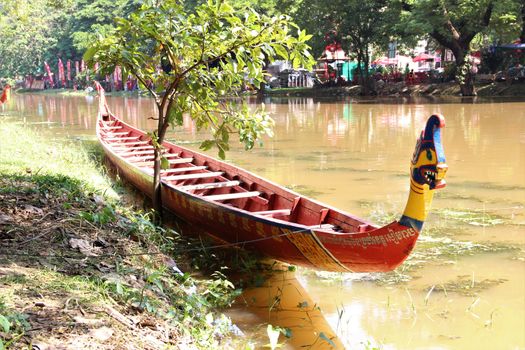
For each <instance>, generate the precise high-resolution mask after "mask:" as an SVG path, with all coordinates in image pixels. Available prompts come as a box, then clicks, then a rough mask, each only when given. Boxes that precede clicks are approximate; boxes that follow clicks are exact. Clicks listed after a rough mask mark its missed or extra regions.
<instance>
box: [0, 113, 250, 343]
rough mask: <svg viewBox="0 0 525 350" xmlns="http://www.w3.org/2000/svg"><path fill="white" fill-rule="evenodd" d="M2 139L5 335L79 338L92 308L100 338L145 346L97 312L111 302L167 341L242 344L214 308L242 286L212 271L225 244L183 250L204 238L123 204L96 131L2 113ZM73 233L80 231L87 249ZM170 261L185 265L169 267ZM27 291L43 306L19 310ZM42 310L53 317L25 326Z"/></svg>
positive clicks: (0, 249)
mask: <svg viewBox="0 0 525 350" xmlns="http://www.w3.org/2000/svg"><path fill="white" fill-rule="evenodd" d="M0 140H1V141H0V142H1V144H0V239H2V245H1V246H0V269H1V270H0V271H1V273H0V276H1V277H0V295H2V299H1V300H0V301H1V308H0V315H1V316H2V317H3V318H2V319H1V320H0V321H2V322H3V325H2V327H3V329H4V330H6V329H7V328H9V330H8V332H4V333H5V339H3V341H2V343H0V344H2V346H4V347H7V348H24V346H25V345H23V344H24V343H23V342H26V341H27V339H30V340H31V342H33V341H34V342H39V341H42V342H45V343H51V344H53V343H55V344H67V342H68V341H70V340H71V339H72V338H82V334H76V333H75V332H77V331H78V330H79V329H82V327H86V326H85V325H84V324H78V323H77V321H75V320H76V319H77V318H85V317H86V314H90V315H92V317H94V318H95V320H96V321H97V322H98V321H100V322H102V323H103V324H106V325H107V326H108V327H110V328H112V330H113V331H114V335H113V336H112V338H111V339H112V340H111V342H110V344H98V345H97V346H98V348H100V349H106V348H107V349H110V348H118V347H122V345H123V344H127V343H130V344H134V345H135V347H136V348H141V347H143V343H142V342H143V341H144V339H143V338H144V337H143V336H141V332H140V330H134V331H133V332H131V333H130V332H129V331H123V330H122V327H121V326H118V323H119V322H116V321H115V319H114V317H110V316H108V313H107V312H104V310H108V307H110V308H112V309H115V310H117V311H118V312H119V313H121V314H123V315H125V317H128V318H129V317H132V316H133V317H139V318H141V319H148V320H150V321H149V322H153V323H154V324H155V327H157V328H156V329H158V332H159V333H158V334H157V333H154V336H155V337H157V338H159V339H160V338H163V337H164V336H163V335H162V334H167V333H170V332H173V337H174V338H173V339H172V340H166V338H165V337H164V338H163V339H164V341H165V345H166V346H171V345H175V344H177V342H181V341H182V342H186V343H188V344H189V343H191V344H194V345H195V347H196V348H202V349H204V348H206V349H222V348H237V346H244V345H243V344H244V343H245V342H246V341H248V340H243V339H241V340H238V339H235V337H231V336H230V331H231V329H232V324H231V321H230V320H229V319H228V318H227V317H225V316H224V315H222V313H221V311H220V310H221V309H222V308H224V307H227V306H228V305H230V304H231V303H232V302H233V300H234V298H235V297H236V296H237V295H238V294H239V292H240V290H239V289H237V288H236V287H235V286H234V285H233V284H232V283H231V282H230V281H228V279H227V278H226V277H225V276H224V275H223V274H222V273H218V272H216V273H212V272H213V269H217V270H220V269H221V267H223V266H225V265H227V263H226V262H225V261H224V260H222V258H223V257H224V256H225V255H227V254H224V255H222V253H221V252H215V251H214V252H207V251H205V250H202V251H199V252H196V253H194V254H193V253H192V255H190V254H189V253H187V249H188V248H190V249H193V248H196V247H204V248H205V243H204V242H202V241H200V240H197V241H195V240H193V239H186V238H183V237H182V236H180V235H179V234H178V233H177V232H175V231H173V230H172V229H170V228H167V227H157V226H155V225H154V224H152V222H151V221H150V216H151V215H150V213H148V212H144V211H142V210H138V209H136V208H134V207H133V206H130V205H125V204H123V202H122V201H121V200H120V196H119V193H121V192H122V191H123V189H122V188H121V187H120V186H119V185H118V184H116V183H115V182H114V181H113V180H112V179H111V177H110V176H109V175H108V171H107V169H106V168H105V166H104V165H103V164H104V163H103V160H102V158H103V157H102V154H101V151H100V148H99V147H98V146H97V145H96V144H94V143H93V142H87V141H84V142H71V141H67V140H57V139H54V138H52V137H49V136H47V135H43V134H40V133H38V132H36V131H34V130H31V129H28V128H24V127H22V126H21V125H19V124H16V123H15V122H14V121H13V120H6V119H3V120H2V119H0ZM71 239H76V240H82V241H84V242H87V243H88V245H89V247H91V248H90V249H92V251H93V252H95V255H92V256H91V255H87V253H86V252H85V251H82V249H79V248H75V247H74V246H73V245H72V241H71ZM239 256H240V255H237V257H239ZM246 261H247V263H250V260H249V259H246ZM173 265H175V266H177V265H178V266H181V267H182V266H184V267H187V268H185V269H184V270H187V272H185V273H183V274H178V273H175V272H174V270H173V269H172V268H171V267H170V266H173ZM190 267H191V268H197V270H198V274H194V273H193V272H194V270H191V269H190ZM208 271H209V272H208ZM35 300H39V301H41V303H42V304H43V305H44V306H43V309H42V310H40V312H38V313H36V312H35V310H33V311H32V312H30V313H28V314H27V315H26V314H24V313H20V312H19V310H21V309H22V308H27V305H33V304H34V303H35ZM33 308H34V307H33ZM101 310H102V311H101ZM35 315H36V316H38V318H35V317H36V316H35ZM75 317H76V318H75ZM42 319H45V320H46V324H55V325H56V327H54V328H52V329H48V328H46V327H42V328H41V329H33V330H31V332H29V333H28V331H29V330H30V328H31V327H32V326H31V325H33V324H36V323H35V322H40V321H39V320H42ZM6 320H7V321H6ZM25 320H28V321H30V322H29V323H27V322H26V321H25ZM212 321H213V322H212ZM42 322H43V321H42ZM28 327H29V328H28ZM55 329H56V331H55ZM0 331H1V330H0ZM86 332H89V329H88V330H86ZM163 332H164V333H163ZM24 339H26V340H24ZM86 341H93V340H92V339H91V340H86ZM172 341H173V342H172ZM140 344H142V345H140ZM90 346H91V345H90ZM150 347H151V345H150Z"/></svg>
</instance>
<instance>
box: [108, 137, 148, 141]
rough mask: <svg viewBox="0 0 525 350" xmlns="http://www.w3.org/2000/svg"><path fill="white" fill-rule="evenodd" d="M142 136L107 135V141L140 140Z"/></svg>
mask: <svg viewBox="0 0 525 350" xmlns="http://www.w3.org/2000/svg"><path fill="white" fill-rule="evenodd" d="M139 138H140V136H125V137H105V138H104V140H106V141H128V140H138V139H139Z"/></svg>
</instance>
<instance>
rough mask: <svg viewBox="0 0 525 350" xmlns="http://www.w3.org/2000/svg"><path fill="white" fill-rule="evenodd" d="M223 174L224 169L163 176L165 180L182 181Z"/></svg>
mask: <svg viewBox="0 0 525 350" xmlns="http://www.w3.org/2000/svg"><path fill="white" fill-rule="evenodd" d="M222 174H224V173H223V172H222V171H212V172H206V173H196V174H184V175H173V176H166V177H164V178H163V180H164V181H180V180H190V179H206V178H209V177H217V176H221V175H222Z"/></svg>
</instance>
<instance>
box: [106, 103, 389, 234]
mask: <svg viewBox="0 0 525 350" xmlns="http://www.w3.org/2000/svg"><path fill="white" fill-rule="evenodd" d="M109 117H110V118H112V119H113V121H114V122H118V123H120V124H121V125H122V126H123V127H126V128H128V129H129V130H130V132H136V133H138V134H139V136H138V137H137V141H139V140H140V138H141V137H144V136H147V133H146V132H144V131H142V130H140V129H138V128H136V127H134V126H132V125H130V124H128V123H126V122H125V121H123V120H122V119H121V118H119V117H117V116H115V115H114V114H113V113H109ZM100 121H104V119H103V118H102V116H101V115H100V113H99V114H98V119H97V123H96V133H97V138H98V139H99V141H100V143H101V145H102V146H103V147H104V149H105V151H106V152H110V153H111V154H112V155H113V156H114V157H116V158H118V159H119V160H120V161H121V162H122V163H124V164H126V165H127V166H128V167H131V168H133V169H134V170H135V171H136V172H138V173H140V174H141V175H142V176H146V177H148V178H149V179H152V178H153V175H152V174H149V173H148V172H146V171H145V170H143V168H142V167H140V166H138V165H136V164H134V163H130V162H128V161H127V160H126V158H124V157H122V156H120V155H119V154H118V153H117V152H115V151H114V150H113V149H112V148H111V147H110V145H111V144H112V143H111V142H107V141H105V140H103V138H102V137H101V136H102V134H101V131H102V130H101V129H102V127H101V125H100ZM142 141H145V140H142ZM129 143H133V142H129ZM162 146H163V147H165V148H168V149H170V147H174V148H175V150H176V149H177V148H178V149H179V150H180V151H182V152H188V153H190V154H192V155H197V156H199V157H202V158H204V159H205V160H207V161H211V162H212V163H215V164H218V165H221V164H225V165H227V166H229V167H234V168H236V169H238V170H239V174H240V175H245V174H246V175H248V176H249V177H253V178H254V179H255V180H258V181H260V182H257V183H260V184H262V185H268V186H267V187H270V188H271V187H275V188H278V189H280V190H281V191H284V192H286V193H288V194H290V196H291V197H293V196H295V197H300V198H301V200H303V201H304V200H306V201H309V202H311V203H312V204H314V205H318V206H319V207H321V208H323V209H328V210H330V211H333V212H335V213H337V214H340V215H342V216H343V217H347V218H349V219H352V220H353V221H355V222H359V223H360V225H365V226H366V225H368V226H369V227H370V229H368V230H366V231H364V232H359V231H351V232H345V231H342V232H340V231H334V230H331V229H324V228H322V227H315V226H317V225H305V224H301V223H297V222H290V221H286V220H280V219H277V218H274V217H271V216H263V215H258V214H255V213H254V212H251V211H249V210H245V209H241V208H238V207H234V206H230V205H226V204H223V203H221V202H218V201H213V200H207V199H205V198H203V197H201V196H199V195H195V194H193V193H189V192H186V191H184V190H181V189H179V188H178V186H176V185H173V184H170V183H168V182H165V181H163V180H162V178H161V183H162V185H163V186H165V187H167V188H169V189H170V190H175V191H176V192H178V193H181V194H183V195H184V196H188V197H191V198H193V199H195V200H198V201H201V202H203V203H206V204H207V205H209V204H212V205H214V206H217V207H220V208H222V209H225V210H227V211H230V212H234V213H238V214H241V215H242V216H244V217H250V218H252V219H255V220H256V221H259V222H263V223H268V224H273V225H275V226H277V227H279V228H286V229H290V230H292V231H302V232H309V231H312V232H323V233H325V234H333V235H336V236H339V237H344V236H345V235H351V236H353V237H356V236H360V235H363V236H367V235H369V234H371V233H373V232H374V231H376V230H378V229H381V228H382V227H385V226H388V225H389V224H387V225H384V226H377V225H375V224H373V223H371V222H368V221H367V220H364V219H362V218H359V217H356V216H354V215H352V214H350V213H347V212H345V211H343V210H340V209H337V208H335V207H332V206H330V205H327V204H325V203H322V202H320V201H317V200H315V199H312V198H309V197H306V196H304V195H301V194H299V193H297V192H295V191H293V190H291V189H288V188H285V187H284V186H281V185H279V184H277V183H275V182H273V181H271V180H268V179H265V178H262V177H260V176H258V175H256V174H254V173H252V172H250V171H248V170H246V169H244V168H241V167H238V166H236V165H233V164H228V163H226V162H224V161H221V160H218V159H215V158H213V157H211V156H208V155H206V154H203V153H200V152H198V151H194V150H191V149H188V148H186V147H183V146H180V145H176V144H174V143H172V142H170V141H164V142H163V144H162ZM193 158H195V157H193ZM195 166H197V165H195ZM223 171H224V170H223ZM225 172H226V171H225ZM146 195H147V196H148V197H149V196H150V193H146ZM286 199H287V200H289V199H290V198H286ZM393 222H397V220H394V221H393Z"/></svg>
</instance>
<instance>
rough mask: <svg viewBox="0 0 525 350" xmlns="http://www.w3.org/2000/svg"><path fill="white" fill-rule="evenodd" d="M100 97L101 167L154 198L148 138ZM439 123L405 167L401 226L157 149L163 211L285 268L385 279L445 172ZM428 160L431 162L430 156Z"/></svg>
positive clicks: (170, 148)
mask: <svg viewBox="0 0 525 350" xmlns="http://www.w3.org/2000/svg"><path fill="white" fill-rule="evenodd" d="M97 90H98V91H99V95H100V103H99V119H98V122H97V131H96V132H97V137H98V139H99V140H100V143H101V145H102V147H103V148H104V152H105V154H106V155H107V157H108V159H109V160H110V161H111V162H112V163H113V164H114V165H115V167H116V168H117V169H118V171H119V172H120V174H121V176H124V177H125V178H126V179H127V180H128V181H130V182H131V183H132V184H133V185H134V186H135V187H137V188H138V189H139V190H140V191H142V192H144V193H145V194H146V195H148V196H149V195H151V193H152V190H153V185H152V182H153V176H152V175H153V146H152V144H151V139H150V138H149V136H148V135H147V134H146V133H145V132H143V131H141V130H139V129H137V128H135V127H133V126H131V125H129V124H127V123H125V122H123V121H122V120H121V119H119V118H117V117H116V116H114V115H113V114H111V113H110V111H109V109H108V108H107V104H106V102H105V97H104V92H103V89H102V88H101V87H100V86H97ZM443 126H444V119H443V117H441V116H437V115H435V116H431V117H430V118H429V121H428V122H427V127H426V129H425V131H424V132H423V135H422V138H421V139H420V140H419V141H418V145H417V147H416V152H415V154H414V157H413V161H412V171H411V184H412V185H411V193H410V196H409V202H408V204H407V209H406V210H405V213H404V215H403V217H402V218H401V220H400V221H395V222H392V223H391V224H389V225H386V226H384V227H377V226H375V225H373V224H372V223H370V222H367V221H366V220H363V219H360V218H357V217H355V216H353V215H351V214H348V213H346V212H344V211H341V210H338V209H336V208H333V207H331V206H328V205H326V204H323V203H320V202H318V201H315V200H312V199H309V198H307V197H304V196H302V195H300V194H297V193H295V192H293V191H290V190H288V189H286V188H284V187H282V186H279V185H277V184H275V183H273V182H271V181H268V180H265V179H263V178H260V177H259V176H257V175H255V174H252V173H250V172H248V171H246V170H243V169H241V168H239V167H236V166H234V165H231V164H228V163H225V162H222V161H219V160H217V159H214V158H212V157H209V156H207V155H204V154H201V153H198V152H195V151H193V150H190V149H187V148H184V147H181V146H178V145H175V144H172V143H170V142H164V143H163V145H162V146H163V149H164V154H163V156H164V158H166V159H167V160H168V162H169V164H170V166H169V169H166V170H162V172H161V182H162V194H161V195H162V198H163V205H164V206H165V207H166V209H168V210H169V211H170V212H172V213H173V214H175V215H176V216H177V217H179V218H180V219H182V220H184V221H187V222H189V223H191V224H194V225H198V226H199V227H202V228H203V229H204V230H205V231H207V232H210V233H212V234H213V235H214V236H216V237H217V238H219V239H220V240H222V241H226V242H229V243H231V244H235V245H239V246H240V247H242V248H246V249H251V250H254V251H257V252H260V253H262V254H264V255H267V256H269V257H272V258H275V259H277V260H280V261H284V262H287V263H290V264H296V265H301V266H306V267H309V268H313V269H318V270H327V271H342V272H373V271H390V270H392V269H394V268H396V267H397V266H398V265H400V264H401V263H402V262H403V261H404V260H405V259H406V258H407V257H408V255H409V254H410V252H411V251H412V249H413V248H414V246H415V244H416V241H417V238H418V235H419V231H420V230H421V227H422V223H423V221H424V219H425V217H426V213H427V212H428V208H429V205H430V202H429V199H431V196H432V192H433V191H434V190H435V189H437V188H439V187H442V185H443V184H444V182H443V181H444V176H445V172H446V165H445V163H444V159H445V158H444V154H443V148H442V146H441V139H440V135H441V134H440V130H441V128H442V127H443ZM429 154H430V155H431V156H429Z"/></svg>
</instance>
